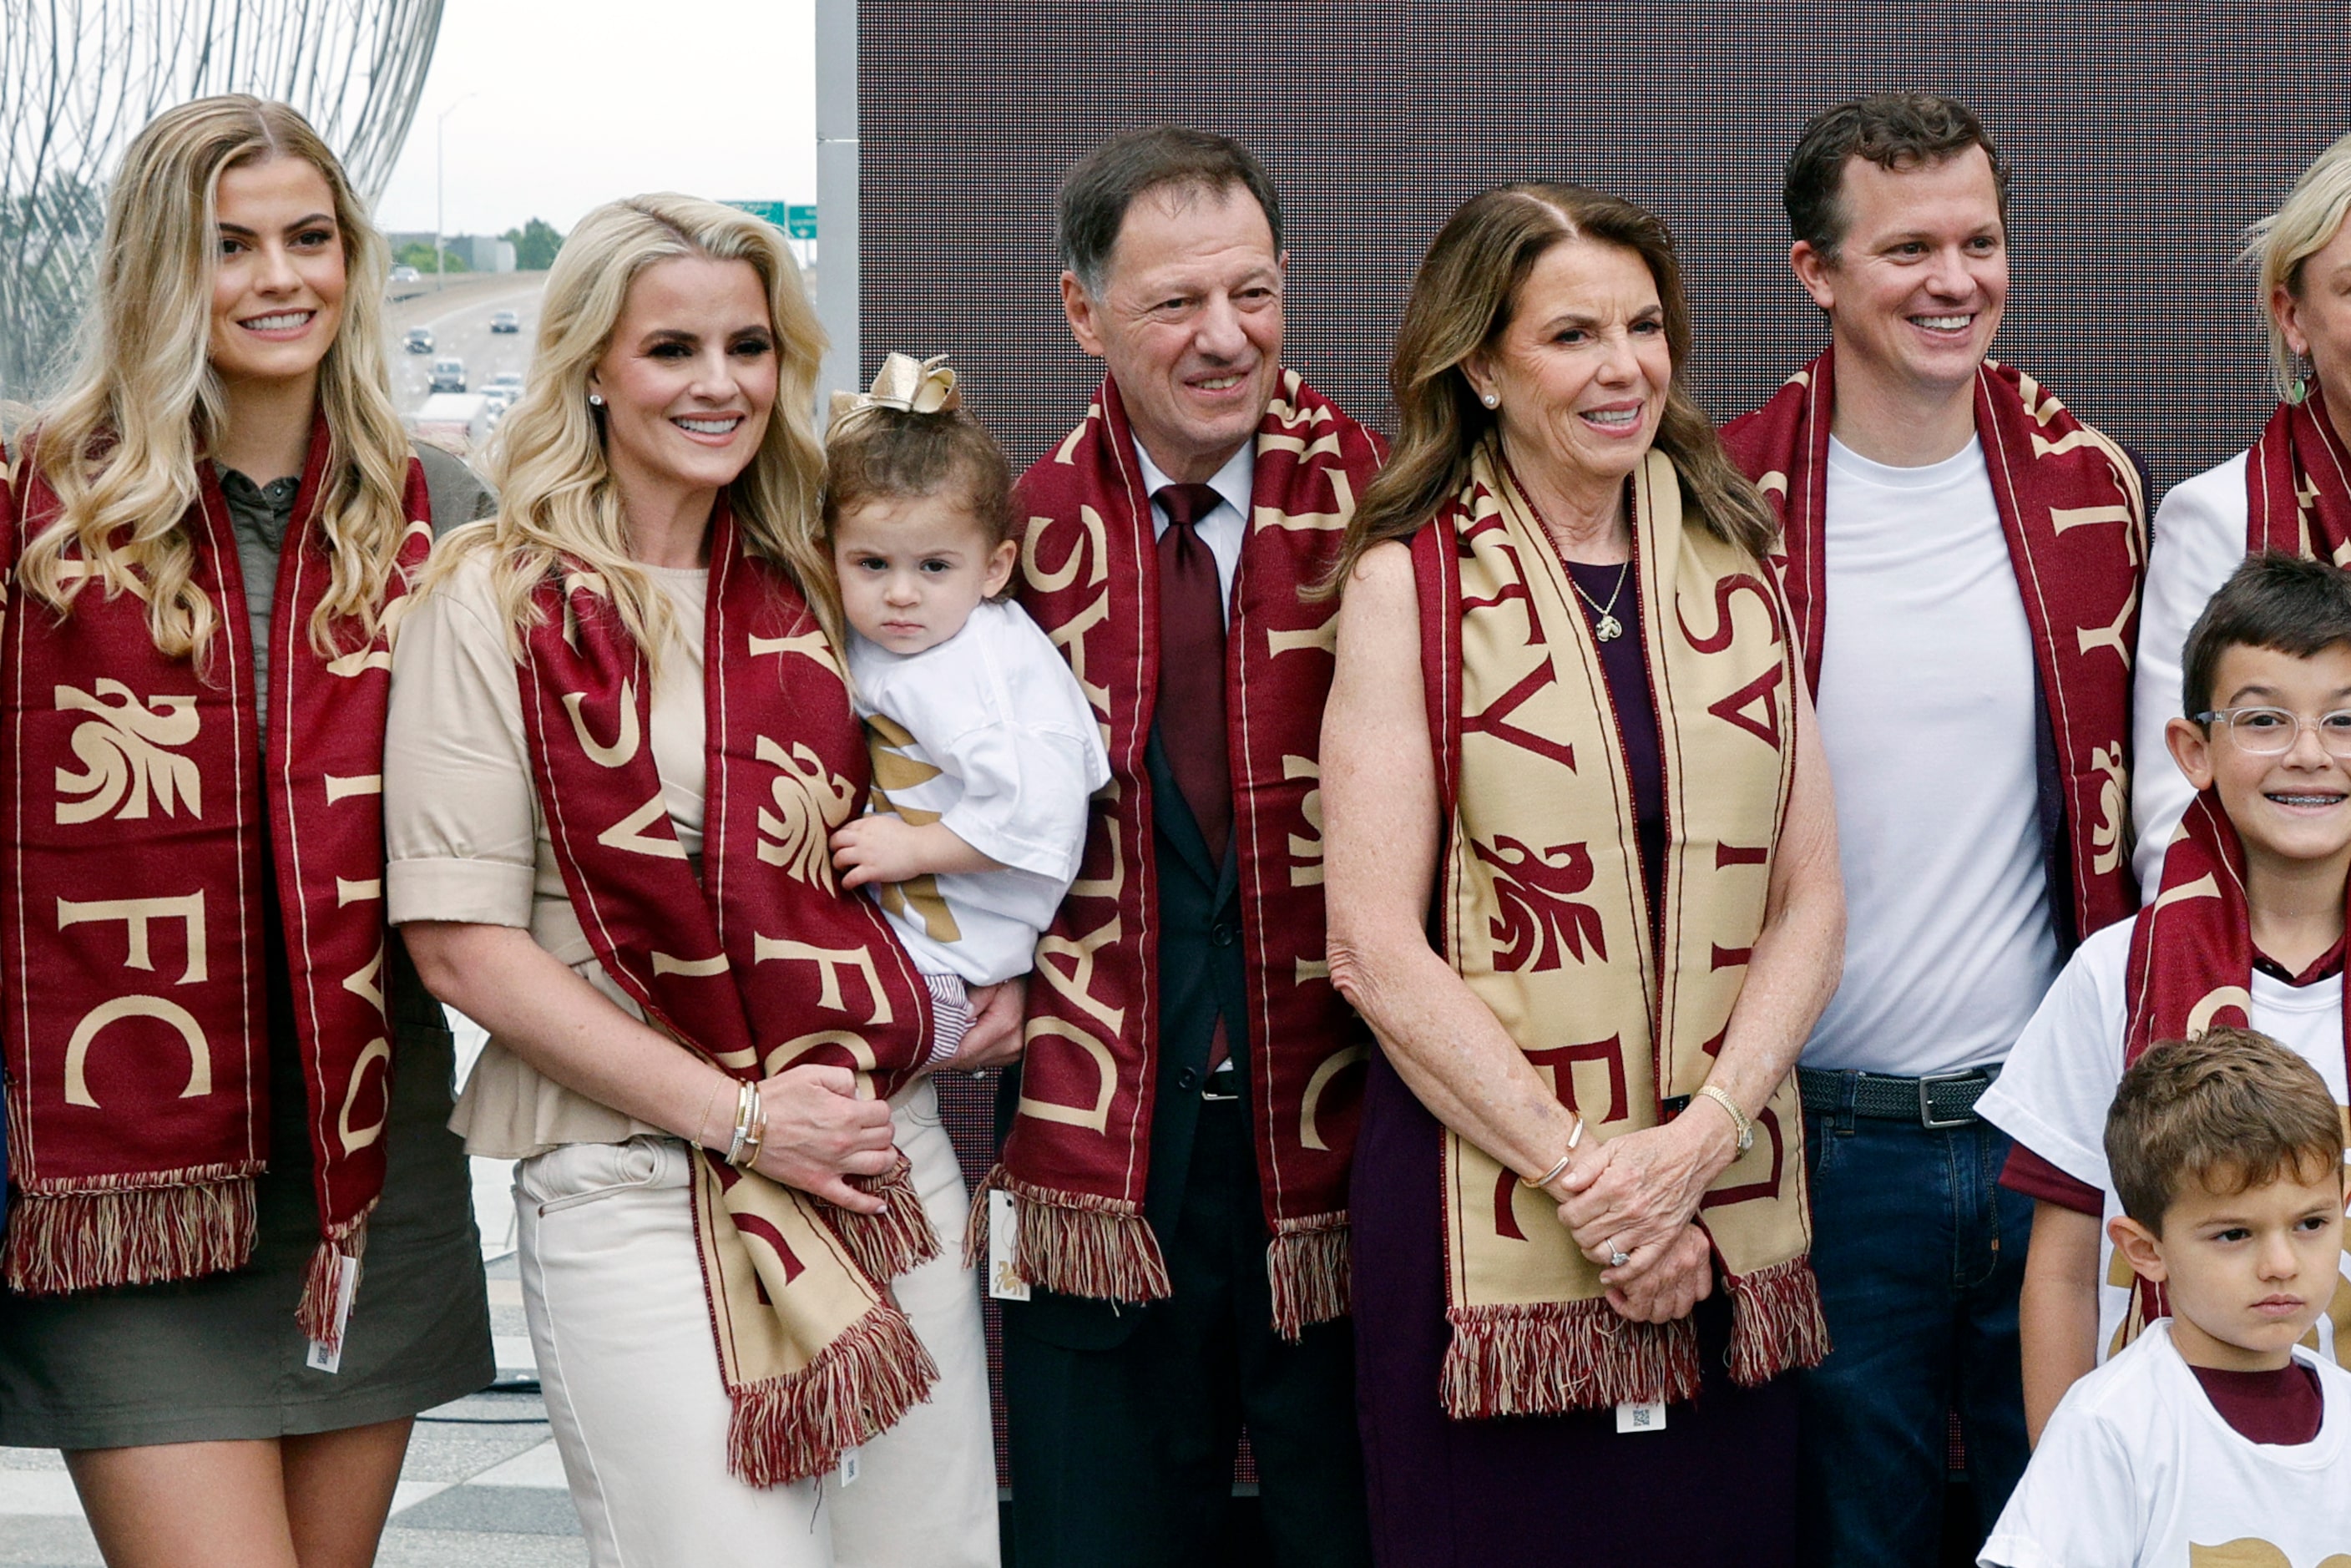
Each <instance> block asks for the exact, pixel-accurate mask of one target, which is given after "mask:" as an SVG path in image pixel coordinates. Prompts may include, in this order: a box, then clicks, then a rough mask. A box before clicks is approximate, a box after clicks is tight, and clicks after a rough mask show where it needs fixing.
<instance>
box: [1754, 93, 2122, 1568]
mask: <svg viewBox="0 0 2351 1568" xmlns="http://www.w3.org/2000/svg"><path fill="white" fill-rule="evenodd" d="M1786 201H1787V206H1788V214H1789V219H1790V225H1791V227H1792V231H1793V234H1794V236H1795V243H1794V246H1793V248H1792V251H1791V261H1792V265H1793V267H1794V269H1795V272H1796V276H1797V277H1798V279H1799V280H1800V281H1801V282H1802V285H1803V287H1804V288H1805V290H1806V291H1807V293H1809V294H1810V295H1811V297H1812V298H1813V301H1814V302H1815V303H1816V304H1818V305H1819V306H1820V307H1821V308H1822V309H1823V311H1824V312H1825V313H1826V315H1827V317H1828V320H1829V327H1830V334H1831V348H1830V350H1829V351H1828V352H1826V353H1824V354H1823V355H1822V356H1821V357H1820V358H1819V359H1818V360H1816V361H1813V363H1812V364H1811V365H1810V366H1808V367H1806V368H1805V370H1803V371H1800V372H1799V373H1798V374H1797V375H1796V376H1795V377H1794V378H1793V379H1792V380H1791V382H1789V383H1788V385H1787V386H1786V387H1784V388H1783V389H1782V391H1781V392H1780V393H1779V394H1778V395H1777V396H1775V397H1774V398H1773V399H1772V400H1771V402H1769V403H1767V404H1766V405H1765V406H1764V407H1762V408H1761V409H1759V410H1757V411H1756V412H1755V413H1750V414H1749V415H1746V416H1745V417H1744V418H1742V419H1740V420H1738V421H1736V422H1734V423H1732V424H1731V426H1730V427H1729V429H1728V430H1727V431H1726V432H1725V439H1726V443H1727V444H1728V445H1729V448H1730V451H1731V454H1732V455H1733V457H1734V458H1735V459H1736V460H1738V461H1739V463H1740V465H1741V466H1742V467H1743V468H1744V469H1745V470H1746V471H1747V473H1748V475H1749V476H1750V477H1752V478H1754V479H1755V480H1756V481H1757V482H1758V484H1759V485H1761V487H1762V488H1763V490H1764V491H1765V492H1766V493H1767V494H1768V495H1770V496H1771V497H1773V499H1774V501H1775V503H1776V504H1777V505H1778V506H1779V507H1780V508H1781V513H1782V529H1783V548H1784V549H1785V552H1786V554H1785V559H1784V561H1783V563H1782V580H1783V582H1784V584H1785V586H1786V588H1787V591H1788V596H1789V601H1790V606H1791V608H1792V611H1793V612H1794V614H1795V618H1796V621H1797V629H1798V633H1799V635H1800V637H1801V639H1802V643H1803V651H1804V655H1805V662H1806V673H1807V674H1808V676H1809V677H1810V679H1811V682H1812V685H1813V693H1814V700H1815V702H1816V703H1817V705H1818V708H1819V713H1820V723H1821V734H1822V738H1823V743H1824V745H1825V747H1826V748H1827V751H1828V757H1829V764H1830V771H1831V774H1832V776H1833V778H1834V782H1835V789H1836V804H1837V835H1838V841H1839V845H1840V855H1841V860H1842V863H1843V870H1844V879H1845V888H1846V904H1847V908H1848V910H1849V912H1850V914H1849V919H1848V921H1847V925H1846V944H1845V956H1844V981H1843V984H1842V986H1841V988H1839V990H1838V992H1837V995H1836V997H1835V998H1834V1000H1833V1001H1832V1002H1831V1003H1830V1005H1829V1007H1828V1009H1827V1010H1826V1011H1825V1012H1824V1013H1823V1015H1822V1017H1821V1019H1820V1022H1819V1024H1818V1026H1817V1027H1816V1028H1815V1029H1814V1030H1813V1036H1812V1039H1811V1040H1810V1041H1809V1042H1808V1044H1807V1045H1806V1047H1805V1051H1804V1055H1803V1058H1802V1068H1801V1069H1800V1072H1801V1077H1802V1087H1803V1091H1804V1103H1805V1109H1806V1149H1807V1152H1808V1154H1809V1155H1810V1156H1811V1159H1812V1161H1813V1169H1812V1171H1811V1173H1810V1174H1811V1197H1812V1203H1813V1229H1814V1239H1813V1270H1814V1271H1815V1272H1816V1273H1817V1274H1818V1276H1819V1278H1820V1281H1821V1290H1822V1296H1823V1304H1824V1307H1825V1310H1826V1312H1827V1316H1828V1322H1829V1333H1830V1337H1831V1340H1832V1342H1833V1343H1834V1349H1833V1350H1832V1352H1831V1354H1830V1355H1829V1357H1828V1359H1827V1360H1826V1361H1825V1362H1824V1363H1823V1364H1822V1365H1821V1366H1820V1367H1819V1368H1818V1369H1816V1370H1815V1371H1813V1372H1811V1373H1808V1374H1806V1375H1804V1382H1803V1427H1802V1449H1801V1451H1800V1456H1799V1471H1798V1473H1799V1478H1800V1479H1799V1484H1800V1518H1801V1521H1802V1541H1803V1553H1804V1556H1805V1559H1806V1560H1807V1561H1808V1562H1814V1563H1840V1564H1843V1563H1918V1562H1930V1561H1932V1560H1933V1559H1934V1557H1935V1555H1936V1552H1937V1550H1938V1542H1939V1540H1940V1539H1941V1535H1942V1523H1941V1515H1942V1508H1943V1500H1944V1496H1943V1494H1944V1490H1945V1488H1944V1479H1945V1476H1946V1473H1947V1469H1948V1464H1949V1458H1948V1453H1949V1441H1948V1432H1949V1419H1950V1416H1951V1414H1952V1413H1953V1412H1956V1413H1957V1414H1958V1416H1959V1420H1960V1422H1961V1425H1962V1427H1963V1432H1964V1437H1965V1442H1966V1451H1967V1459H1968V1470H1969V1478H1970V1480H1971V1482H1972V1483H1973V1488H1974V1496H1975V1502H1976V1508H1977V1515H1978V1519H1977V1528H1978V1534H1979V1538H1980V1533H1981V1531H1983V1530H1985V1529H1988V1528H1989V1527H1990V1525H1991V1521H1992V1520H1993V1519H1994V1518H1995V1517H1996V1516H1997V1515H1998V1512H1999V1511H2000V1508H2001V1505H2002V1504H2003V1503H2004V1502H2005V1501H2006V1500H2007V1497H2008V1493H2009V1491H2010V1490H2011V1488H2012V1487H2013V1486H2014V1484H2015V1481H2016V1478H2017V1477H2018V1476H2019V1475H2020V1474H2021V1473H2022V1470H2023V1468H2024V1463H2025V1459H2026V1453H2027V1449H2026V1444H2025V1439H2024V1423H2023V1415H2022V1400H2021V1397H2020V1393H2019V1388H2018V1381H2017V1370H2016V1368H2017V1354H2018V1352H2017V1316H2016V1313H2017V1294H2018V1288H2019V1285H2020V1283H2021V1280H2022V1264H2023V1254H2024V1239H2025V1233H2026V1228H2027V1226H2028V1225H2029V1223H2030V1219H2031V1212H2032V1211H2031V1206H2030V1205H2029V1204H2028V1203H2026V1202H2024V1201H2023V1200H2022V1197H2020V1196H2019V1195H2015V1194H2004V1193H2002V1192H2001V1189H2000V1187H1999V1186H1998V1185H1997V1181H1998V1177H1999V1175H2000V1171H2001V1164H2002V1162H2003V1161H2004V1160H2005V1158H2006V1157H2007V1153H2008V1144H2007V1140H2006V1138H2005V1137H2003V1136H2002V1135H2001V1133H2000V1132H1999V1131H1998V1129H1996V1128H1994V1127H1991V1126H1990V1125H1988V1124H1985V1123H1983V1122H1981V1121H1980V1120H1979V1118H1978V1117H1977V1116H1976V1114H1975V1112H1974V1104H1975V1101H1976V1099H1977V1097H1978V1096H1980V1094H1981V1093H1982V1092H1983V1091H1984V1089H1985V1088H1986V1087H1987V1086H1988V1085H1989V1084H1990V1083H1991V1081H1992V1079H1993V1078H1994V1076H1996V1075H1997V1073H1998V1072H1999V1070H2000V1066H2001V1061H2003V1060H2004V1059H2005V1058H2006V1056H2007V1054H2008V1051H2009V1048H2010V1046H2011V1044H2012V1043H2013V1042H2014V1040H2015V1039H2016V1037H2017V1035H2018V1033H2019V1031H2020V1030H2022V1029H2023V1027H2024V1025H2025V1022H2026V1020H2027V1019H2030V1018H2031V1017H2032V1011H2033V1009H2034V1008H2035V1007H2036V1006H2037V1005H2038V1004H2039V1002H2040V1000H2041V997H2042V993H2043V991H2044V990H2046V989H2047V988H2048V986H2049V983H2050V981H2051V980H2053V978H2054V977H2056V974H2057V972H2058V968H2059V967H2060V966H2061V965H2062V964H2063V963H2064V957H2065V954H2066V952H2067V951H2068V950H2069V948H2070V947H2071V946H2072V945H2073V944H2074V941H2076V940H2077V939H2078V938H2079V937H2080V936H2086V935H2087V934H2088V933H2089V932H2090V931H2092V930H2095V929H2096V928H2097V927H2098V926H2100V925H2105V924H2107V923H2109V922H2111V921H2113V920H2116V919H2118V918H2120V917H2121V916H2123V915H2126V914H2127V913H2128V912H2129V911H2130V909H2131V908H2132V907H2133V905H2134V904H2135V902H2136V897H2135V893H2134V890H2133V888H2132V886H2131V883H2130V881H2129V876H2128V869H2129V868H2128V864H2127V854H2126V843H2125V840H2126V836H2127V807H2126V800H2127V794H2126V790H2127V764H2126V758H2127V749H2126V747H2127V736H2128V701H2129V653H2128V650H2129V643H2128V641H2127V637H2128V633H2129V632H2130V629H2131V626H2132V624H2133V617H2134V615H2135V612H2136V605H2137V582H2138V572H2139V565H2140V562H2141V560H2142V559H2144V554H2145V551H2144V539H2145V512H2144V509H2143V505H2142V503H2141V500H2140V497H2139V493H2138V476H2137V472H2136V470H2135V469H2134V467H2133V465H2132V464H2131V463H2130V461H2129V460H2128V458H2127V457H2126V456H2125V455H2123V454H2122V453H2121V451H2120V449H2119V448H2117V447H2116V446H2115V445H2114V444H2112V443H2111V442H2109V441H2107V440H2106V439H2105V437H2104V436H2102V435H2101V434H2098V432H2096V431H2095V430H2094V429H2092V428H2091V427H2090V426H2088V425H2087V424H2085V423H2081V422H2080V421H2079V420H2077V419H2075V418H2074V416H2073V415H2072V414H2071V413H2067V412H2066V411H2065V409H2064V406H2063V405H2062V404H2061V403H2060V402H2058V401H2057V400H2056V399H2055V398H2054V397H2053V396H2051V395H2050V394H2049V393H2048V392H2047V391H2046V389H2044V388H2043V387H2042V386H2040V384H2039V383H2038V382H2034V381H2033V380H2032V378H2030V377H2027V376H2023V375H2021V374H2019V373H2018V372H2017V371H2014V370H2012V369H2010V368H2006V367H2001V366H1998V365H1995V364H1992V363H1991V362H1989V361H1987V360H1986V359H1985V354H1986V351H1987V350H1989V349H1990V347H1991V340H1992V337H1993V334H1994V333H1995V332H1996V331H1997V330H1998V329H1999V326H2000V321H2001V311H2002V308H2003V307H2004V306H2005V304H2006V301H2007V298H2008V287H2009V272H2008V253H2007V231H2006V172H2005V170H2004V167H2003V165H2002V164H2001V160H2000V155H1999V152H1998V151H1997V150H1996V149H1995V148H1994V146H1993V145H1992V143H1991V140H1990V138H1989V137H1988V136H1987V135H1986V133H1985V131H1984V130H1983V127H1982V125H1981V124H1980V122H1979V121H1978V120H1977V119H1976V117H1975V116H1974V115H1973V114H1972V113H1970V111H1969V110H1968V109H1967V108H1966V107H1965V106H1964V105H1961V104H1959V103H1956V102H1953V101H1951V100H1949V99H1940V98H1932V97H1927V96H1923V95H1915V94H1887V95H1881V96H1878V97H1874V98H1869V99H1862V100H1860V101H1858V102H1855V103H1848V104H1844V105H1842V106H1840V107H1838V108H1836V109H1833V110H1828V111H1827V112H1825V113H1823V114H1822V115H1820V116H1819V117H1818V118H1816V119H1815V120H1813V122H1812V124H1811V125H1810V126H1809V127H1807V128H1806V130H1805V131H1804V134H1803V137H1802V140H1801V141H1800V142H1799V144H1798V146H1797V148H1796V150H1795V152H1794V153H1793V154H1792V156H1791V157H1790V159H1789V163H1788V176H1787V191H1786Z"/></svg>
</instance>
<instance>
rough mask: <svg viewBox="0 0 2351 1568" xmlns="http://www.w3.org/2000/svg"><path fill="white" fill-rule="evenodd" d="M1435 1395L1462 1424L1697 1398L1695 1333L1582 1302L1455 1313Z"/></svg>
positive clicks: (1693, 1328) (1598, 1302) (1682, 1323)
mask: <svg viewBox="0 0 2351 1568" xmlns="http://www.w3.org/2000/svg"><path fill="white" fill-rule="evenodd" d="M1445 1316H1446V1319H1447V1322H1450V1323H1451V1324H1452V1325H1453V1343H1451V1344H1450V1345H1448V1346H1447V1348H1446V1352H1445V1364H1444V1368H1443V1371H1442V1373H1441V1374H1440V1375H1439V1378H1438V1385H1437V1395H1438V1397H1439V1398H1440V1399H1441V1400H1442V1401H1443V1403H1444V1406H1445V1413H1446V1414H1447V1416H1451V1417H1452V1418H1453V1419H1455V1420H1457V1421H1482V1420H1487V1419H1490V1418H1491V1417H1493V1416H1564V1415H1566V1414H1568V1413H1569V1412H1571V1411H1575V1410H1597V1409H1604V1408H1606V1407H1607V1406H1611V1405H1622V1404H1626V1403H1638V1402H1642V1401H1646V1400H1652V1399H1663V1400H1666V1401H1667V1402H1668V1403H1673V1402H1677V1401H1681V1400H1687V1399H1691V1398H1695V1397H1696V1396H1697V1395H1698V1328H1697V1325H1696V1324H1695V1323H1693V1322H1691V1321H1690V1320H1689V1319H1688V1318H1686V1317H1685V1318H1677V1319H1676V1320H1675V1321H1674V1322H1669V1323H1636V1322H1632V1321H1630V1320H1629V1319H1626V1318H1624V1317H1622V1316H1620V1315H1618V1313H1617V1312H1616V1309H1615V1308H1614V1307H1612V1306H1610V1305H1609V1304H1608V1303H1607V1301H1605V1300H1604V1299H1603V1298H1601V1297H1597V1296H1594V1297H1593V1298H1591V1299H1590V1300H1588V1301H1531V1302H1527V1303H1524V1304H1517V1305H1510V1306H1483V1307H1452V1308H1449V1309H1447V1312H1446V1314H1445Z"/></svg>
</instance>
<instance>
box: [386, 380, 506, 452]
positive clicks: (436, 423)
mask: <svg viewBox="0 0 2351 1568" xmlns="http://www.w3.org/2000/svg"><path fill="white" fill-rule="evenodd" d="M492 423H494V422H493V421H492V420H491V418H490V400H489V399H487V398H486V397H484V396H482V394H481V393H479V392H475V393H472V394H470V395H468V396H465V397H460V396H457V395H456V394H455V393H445V394H442V395H438V396H434V397H428V398H426V399H425V400H424V402H423V406H422V407H420V408H419V409H417V411H416V412H415V413H412V414H410V415H408V416H407V424H408V428H409V429H410V430H411V431H412V432H413V433H414V434H416V435H417V436H418V437H420V438H421V439H423V440H425V441H428V442H431V443H432V444H434V445H435V446H438V447H441V448H442V449H443V450H444V451H448V452H455V454H456V455H458V456H460V457H463V456H465V455H467V454H469V453H471V452H472V451H473V450H474V449H475V447H477V446H479V445H480V444H482V443H483V442H484V441H486V440H487V439H489V434H490V426H491V424H492Z"/></svg>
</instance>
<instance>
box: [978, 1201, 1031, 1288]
mask: <svg viewBox="0 0 2351 1568" xmlns="http://www.w3.org/2000/svg"><path fill="white" fill-rule="evenodd" d="M1019 1246H1020V1206H1019V1204H1018V1203H1015V1202H1014V1201H1013V1200H1012V1195H1011V1194H1010V1193H1008V1192H1006V1191H1005V1190H1004V1189H1003V1188H1001V1187H997V1188H994V1189H992V1190H990V1192H989V1193H988V1195H987V1293H988V1294H989V1295H991V1296H993V1297H995V1298H996V1299H997V1300H998V1301H1027V1300H1028V1299H1029V1281H1026V1280H1024V1279H1022V1278H1021V1277H1020V1270H1018V1269H1016V1268H1014V1267H1013V1266H1012V1259H1013V1255H1014V1253H1015V1252H1016V1251H1018V1250H1019Z"/></svg>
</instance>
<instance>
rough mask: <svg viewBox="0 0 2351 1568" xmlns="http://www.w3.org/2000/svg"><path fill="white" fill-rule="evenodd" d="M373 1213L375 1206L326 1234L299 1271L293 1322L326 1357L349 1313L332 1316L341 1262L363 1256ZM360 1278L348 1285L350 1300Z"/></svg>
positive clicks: (357, 1290) (339, 1337) (336, 1345)
mask: <svg viewBox="0 0 2351 1568" xmlns="http://www.w3.org/2000/svg"><path fill="white" fill-rule="evenodd" d="M374 1212H375V1203H374V1202H373V1201H372V1200H371V1201H370V1202H369V1204H368V1206H367V1207H365V1208H363V1209H361V1210H360V1212H359V1213H358V1214H356V1215H354V1216H353V1217H352V1218H350V1219H348V1220H346V1221H344V1222H343V1223H342V1224H341V1225H339V1226H337V1227H335V1228H333V1229H332V1230H330V1231H329V1232H328V1234H327V1237H326V1239H324V1240H322V1241H320V1242H319V1245H318V1246H317V1247H316V1248H315V1249H312V1250H311V1253H310V1262H309V1266H308V1268H306V1269H304V1270H303V1271H302V1299H301V1301H299V1302H298V1303H296V1305H295V1308H294V1321H295V1322H297V1323H299V1324H300V1325H301V1328H302V1333H303V1334H304V1336H305V1337H307V1338H308V1339H310V1340H312V1341H314V1342H316V1343H318V1344H319V1346H320V1348H322V1349H324V1350H325V1351H326V1353H327V1354H329V1355H332V1354H335V1353H336V1352H338V1351H340V1349H342V1347H343V1329H344V1327H345V1326H346V1325H347V1324H348V1323H349V1322H350V1312H344V1313H341V1314H340V1316H339V1315H338V1314H337V1313H336V1312H335V1305H336V1301H335V1297H336V1293H337V1291H338V1290H339V1289H340V1285H341V1281H342V1277H343V1260H344V1259H345V1258H349V1259H350V1260H351V1261H352V1262H354V1263H356V1262H358V1261H359V1260H360V1259H362V1258H364V1257H365V1256H367V1222H368V1216H369V1215H371V1214H373V1213H374ZM359 1299H360V1276H355V1277H354V1278H353V1279H352V1281H351V1300H352V1301H353V1302H354V1303H356V1302H357V1301H359Z"/></svg>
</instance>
